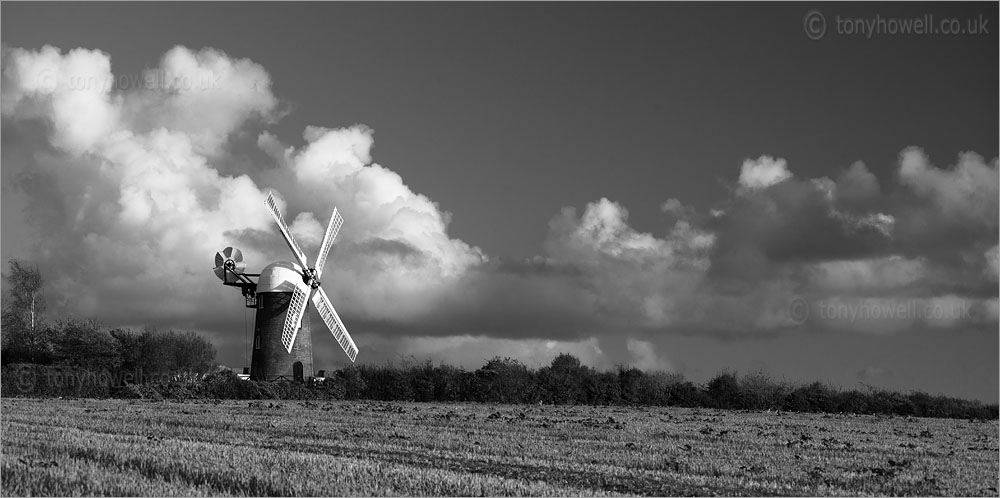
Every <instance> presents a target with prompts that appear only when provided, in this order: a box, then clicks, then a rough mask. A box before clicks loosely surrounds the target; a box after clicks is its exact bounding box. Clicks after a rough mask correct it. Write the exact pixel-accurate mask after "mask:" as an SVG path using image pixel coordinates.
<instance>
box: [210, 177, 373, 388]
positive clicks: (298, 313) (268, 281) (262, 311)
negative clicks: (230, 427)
mask: <svg viewBox="0 0 1000 498" xmlns="http://www.w3.org/2000/svg"><path fill="white" fill-rule="evenodd" d="M264 206H265V207H266V208H267V210H268V211H269V212H270V213H271V216H272V217H274V221H275V222H277V224H278V229H279V230H280V231H281V235H282V237H283V238H284V239H285V243H286V244H288V248H289V249H291V251H292V255H293V256H295V262H288V261H279V262H276V263H272V264H270V265H267V266H266V267H264V269H263V270H261V272H260V273H257V274H253V273H246V272H245V270H246V263H245V262H244V261H243V253H242V252H241V251H240V250H239V249H234V248H232V247H227V248H225V249H223V250H222V251H220V252H218V253H216V255H215V275H216V276H218V277H219V278H220V279H222V283H223V284H224V285H229V286H234V287H239V288H240V289H241V290H242V291H243V296H244V297H245V298H246V303H247V304H246V305H247V307H248V308H256V309H257V318H256V320H255V323H254V335H253V356H252V359H251V361H250V378H251V379H253V380H275V379H282V378H291V379H295V380H303V379H305V378H308V377H312V376H313V360H312V357H313V355H312V331H311V329H310V327H309V315H308V314H306V308H307V306H308V304H309V302H312V303H313V306H315V307H316V311H318V312H319V316H320V318H322V319H323V323H324V324H325V325H326V327H327V328H328V329H329V330H330V332H331V333H332V334H333V337H334V338H336V339H337V343H338V344H340V347H341V348H343V349H344V352H345V353H347V357H348V358H350V359H351V361H352V362H353V361H354V360H355V358H357V356H358V347H357V346H356V345H355V344H354V340H353V339H351V335H350V334H349V333H348V332H347V328H346V327H344V322H342V321H341V320H340V316H339V315H337V310H335V309H334V308H333V305H332V304H330V299H329V298H328V297H327V295H326V292H324V291H323V287H322V284H321V283H320V280H319V279H320V277H321V276H322V275H323V266H324V265H325V264H326V257H327V255H328V254H329V253H330V248H331V247H332V246H333V239H334V238H335V237H336V236H337V232H339V231H340V227H341V225H343V223H344V219H343V218H341V216H340V213H339V212H337V209H336V208H334V209H333V215H332V216H331V217H330V224H329V225H327V227H326V234H325V235H324V236H323V243H322V244H321V245H320V249H319V255H318V256H317V257H316V262H315V266H313V267H310V266H309V265H308V264H307V260H306V256H305V254H304V253H303V252H302V249H300V248H299V245H298V243H296V242H295V238H294V237H292V234H291V232H289V231H288V225H286V224H285V220H284V219H283V218H282V217H281V213H280V212H279V211H278V206H277V204H276V203H275V201H274V196H273V195H272V194H270V193H269V194H268V195H267V199H266V200H265V201H264ZM251 277H257V281H256V282H254V281H253V279H252V278H251Z"/></svg>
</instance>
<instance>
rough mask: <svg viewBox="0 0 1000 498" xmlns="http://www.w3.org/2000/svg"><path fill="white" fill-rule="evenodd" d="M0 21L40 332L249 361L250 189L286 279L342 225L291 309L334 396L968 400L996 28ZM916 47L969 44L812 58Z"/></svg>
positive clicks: (191, 8)
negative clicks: (238, 265) (481, 384)
mask: <svg viewBox="0 0 1000 498" xmlns="http://www.w3.org/2000/svg"><path fill="white" fill-rule="evenodd" d="M813 10H815V11H817V12H819V13H820V15H821V16H822V17H823V20H824V21H825V31H824V32H823V33H822V36H821V37H820V39H818V40H814V39H812V38H814V37H815V36H813V37H810V36H809V34H810V33H809V32H808V29H810V28H815V27H816V24H810V22H808V17H807V16H808V15H810V12H811V11H813ZM0 12H2V19H0V24H2V26H0V28H2V31H0V41H2V44H3V55H2V66H3V68H2V77H3V80H2V126H0V131H2V144H0V145H2V147H0V151H2V158H0V173H2V178H0V180H2V190H0V201H2V210H0V214H2V237H0V252H2V258H3V260H4V261H7V260H9V259H11V258H19V259H23V260H25V261H29V262H32V263H34V264H37V265H38V267H39V269H40V270H41V271H42V274H43V277H45V279H46V289H45V292H46V299H47V302H48V304H49V311H48V313H49V315H50V318H52V319H57V318H60V317H67V316H73V317H83V318H95V319H98V320H101V321H102V322H103V323H105V324H106V325H108V326H111V327H116V326H127V327H143V326H147V325H148V326H154V327H158V328H161V329H167V328H174V329H185V330H187V329H190V330H195V331H197V332H199V333H202V334H205V336H206V337H209V338H210V339H211V340H212V341H213V343H214V344H215V345H216V348H217V350H218V355H217V359H218V360H219V361H220V362H222V363H224V364H227V365H230V366H240V365H242V364H245V363H248V362H247V360H246V359H245V354H246V345H247V341H246V326H245V323H246V322H245V320H250V321H251V322H252V319H253V316H252V314H248V313H250V312H247V310H245V309H244V308H243V306H242V302H241V299H242V298H241V297H240V296H239V294H238V293H237V292H236V290H234V289H231V288H226V287H224V286H222V285H220V282H219V281H218V280H217V279H216V278H215V276H214V275H213V273H212V271H211V268H212V266H213V257H214V255H215V252H216V251H218V250H221V249H222V248H224V247H226V246H236V247H239V248H240V249H241V250H243V252H244V254H245V255H246V257H247V261H248V267H249V269H251V270H254V269H260V268H262V267H263V266H265V265H266V264H268V263H270V262H273V261H277V260H287V259H290V255H289V254H288V250H287V248H286V247H285V246H284V244H283V243H282V242H281V239H280V235H279V234H278V232H277V230H276V228H275V226H274V223H273V222H272V221H271V219H270V217H269V215H268V214H267V212H266V211H265V210H264V208H263V206H262V200H263V198H264V197H265V196H266V195H267V193H268V192H270V191H274V192H275V195H276V196H278V197H279V199H280V200H281V202H280V203H281V205H282V209H283V210H284V216H285V219H286V220H288V221H289V222H291V225H292V231H293V232H294V233H295V234H296V237H297V238H298V240H299V242H300V243H301V244H302V245H303V246H304V249H305V252H306V254H307V255H309V256H310V258H312V255H313V254H315V253H316V252H317V250H318V247H317V246H318V245H319V242H320V239H321V238H322V234H323V229H324V228H325V225H326V222H327V220H328V219H329V216H330V213H331V212H332V210H333V207H334V206H336V207H337V208H338V209H339V211H340V212H341V213H342V215H343V217H344V219H345V224H344V227H343V229H342V230H341V232H340V235H339V236H338V239H337V242H336V243H335V245H334V248H333V251H332V252H331V255H330V260H329V261H328V264H327V269H326V270H325V273H324V279H323V282H324V288H325V289H326V291H327V293H328V294H329V295H330V298H331V300H332V301H333V303H334V305H335V306H336V307H337V309H338V311H339V312H340V315H341V317H342V318H343V319H344V322H345V323H346V325H347V327H348V329H349V330H350V332H351V334H352V336H353V337H354V339H355V341H356V342H357V344H358V346H359V349H360V353H359V356H358V359H359V361H362V362H376V363H381V362H385V361H397V362H399V361H404V360H405V359H406V358H415V359H417V360H423V359H426V358H430V359H432V360H433V361H444V362H448V363H452V364H461V365H463V366H465V367H467V368H478V367H479V366H481V365H482V364H483V363H484V362H485V360H487V359H489V358H491V357H493V356H495V355H500V356H511V357H514V358H517V359H519V360H521V361H523V362H525V363H526V364H528V365H531V366H536V367H537V366H543V365H545V364H548V362H549V361H551V359H552V358H553V357H554V356H555V355H556V354H557V353H559V352H569V353H572V354H574V355H576V356H578V357H580V358H581V360H582V361H583V362H584V363H586V364H589V365H592V366H594V367H596V368H613V367H614V366H616V365H634V366H638V367H641V368H646V369H661V370H669V371H675V372H680V373H682V374H684V375H685V376H687V377H688V378H690V379H692V380H694V381H698V382H703V381H705V380H707V379H709V378H710V377H711V376H713V375H715V374H716V373H718V372H720V371H722V370H725V369H729V370H736V371H739V372H752V371H758V370H760V371H764V372H767V373H769V374H771V375H772V377H775V378H781V379H786V380H789V381H793V382H806V381H814V380H818V381H822V382H828V383H831V384H833V385H836V386H841V387H844V388H857V387H863V386H865V385H870V386H877V387H886V388H891V389H900V390H913V389H917V390H923V391H927V392H930V393H934V394H936V393H943V394H948V395H955V396H962V397H970V398H977V399H983V400H987V401H994V402H995V401H997V398H998V390H1000V383H998V367H1000V361H998V358H1000V353H998V350H1000V342H998V319H997V316H998V303H997V295H998V284H997V274H998V269H997V242H998V237H1000V236H998V206H997V204H998V197H1000V196H998V183H1000V182H998V169H997V156H998V136H1000V130H998V119H997V109H998V97H997V95H998V86H1000V85H998V59H1000V57H998V55H1000V54H998V48H997V47H998V43H997V34H996V33H997V29H1000V26H998V24H997V5H996V4H995V3H965V4H962V3H949V4H935V3H918V4H899V3H892V4H877V3H868V4H863V5H862V4H852V3H836V4H828V3H819V4H810V3H780V4H752V3H739V4H733V3H696V4H671V3H598V2H591V3H573V4H570V3H521V2H512V3H453V2H445V3H390V2H379V3H320V2H310V3H297V4H287V3H284V4H280V5H279V4H274V3H266V2H254V3H240V4H237V3H230V2H223V3H208V4H194V3H119V2H115V3H84V4H75V3H74V4H67V3H59V2H46V3H30V4H29V3H11V2H5V3H3V5H2V6H0ZM812 15H813V16H815V14H812ZM927 15H932V16H933V19H934V22H936V23H938V25H940V23H942V22H950V21H951V20H955V24H956V25H957V26H958V27H959V28H960V29H966V30H968V29H970V27H975V26H980V25H985V27H986V32H985V33H964V34H956V35H945V34H940V33H938V34H925V35H913V34H910V35H902V34H899V33H898V32H897V33H896V34H892V33H889V32H880V33H876V34H874V35H873V36H866V34H865V33H860V34H858V33H856V32H855V33H854V34H850V33H849V32H848V31H847V29H848V27H855V26H861V25H863V24H864V23H865V22H866V21H868V22H876V21H878V20H880V19H881V20H882V21H884V22H883V25H884V26H886V27H884V28H881V29H885V30H888V29H889V28H888V27H887V26H889V22H890V21H892V22H894V23H897V24H894V26H898V23H900V22H904V21H907V20H910V21H912V20H913V19H928V17H926V16H927ZM949 25H950V24H949ZM845 26H846V27H845ZM979 31H981V30H979ZM813 34H815V32H813ZM313 323H317V324H318V323H320V322H319V320H318V319H317V318H316V317H314V319H313ZM313 342H314V347H315V349H316V350H315V363H316V365H317V368H327V369H329V368H334V367H337V366H340V365H343V364H344V363H345V361H346V357H345V356H344V355H343V353H342V352H340V351H339V346H338V345H337V344H336V342H335V341H334V340H333V338H332V336H330V335H329V334H327V333H325V331H323V330H320V329H316V330H315V331H314V340H313Z"/></svg>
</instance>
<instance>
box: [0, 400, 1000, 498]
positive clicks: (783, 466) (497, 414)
mask: <svg viewBox="0 0 1000 498" xmlns="http://www.w3.org/2000/svg"><path fill="white" fill-rule="evenodd" d="M0 409H2V430H3V433H2V443H3V457H2V474H0V477H2V492H3V494H4V495H119V496H120V495H147V496H150V495H178V496H179V495H219V494H225V495H258V496H260V495H265V496H266V495H310V496H329V495H579V494H585V495H614V494H641V495H980V496H982V495H986V496H997V481H998V475H1000V469H998V447H997V443H998V425H997V422H996V421H989V422H973V421H968V420H943V419H942V420H938V419H922V418H900V417H895V418H888V417H876V416H864V415H822V414H790V413H774V412H725V411H718V410H708V409H686V408H607V407H567V406H510V405H475V404H420V403H403V404H398V403H391V404H390V403H374V402H333V403H329V402H324V403H314V402H298V401H258V402H248V401H242V402H237V401H227V402H219V401H199V402H185V403H178V402H148V401H130V400H82V399H77V400H51V399H49V400H37V399H10V398H8V399H4V400H3V401H2V404H0Z"/></svg>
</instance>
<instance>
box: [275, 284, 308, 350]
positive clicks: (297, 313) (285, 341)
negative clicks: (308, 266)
mask: <svg viewBox="0 0 1000 498" xmlns="http://www.w3.org/2000/svg"><path fill="white" fill-rule="evenodd" d="M306 303H308V298H307V296H306V292H305V291H304V290H302V288H301V287H296V288H295V290H294V291H293V292H292V300H291V301H290V302H289V303H288V311H287V312H286V313H285V326H284V328H283V329H282V331H281V344H282V345H284V346H285V350H286V351H288V352H289V353H291V352H292V345H293V344H295V336H296V335H298V333H299V328H300V327H301V326H302V316H303V315H305V314H306Z"/></svg>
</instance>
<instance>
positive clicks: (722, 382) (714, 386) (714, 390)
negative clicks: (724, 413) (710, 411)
mask: <svg viewBox="0 0 1000 498" xmlns="http://www.w3.org/2000/svg"><path fill="white" fill-rule="evenodd" d="M705 391H706V393H707V394H708V399H709V401H710V402H711V405H712V407H714V408H729V409H733V408H742V407H743V399H742V398H743V396H742V393H741V392H740V381H739V378H738V377H737V376H736V374H735V373H732V372H723V373H721V374H719V375H717V376H715V378H713V379H712V380H710V381H708V385H707V386H706V387H705Z"/></svg>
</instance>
